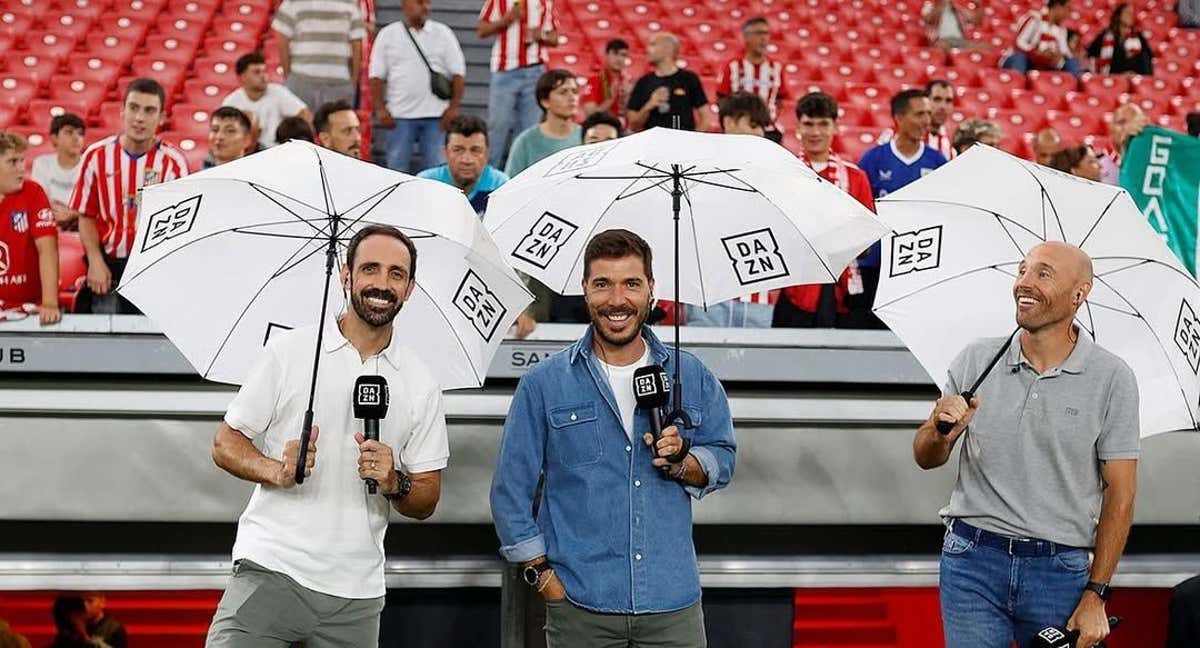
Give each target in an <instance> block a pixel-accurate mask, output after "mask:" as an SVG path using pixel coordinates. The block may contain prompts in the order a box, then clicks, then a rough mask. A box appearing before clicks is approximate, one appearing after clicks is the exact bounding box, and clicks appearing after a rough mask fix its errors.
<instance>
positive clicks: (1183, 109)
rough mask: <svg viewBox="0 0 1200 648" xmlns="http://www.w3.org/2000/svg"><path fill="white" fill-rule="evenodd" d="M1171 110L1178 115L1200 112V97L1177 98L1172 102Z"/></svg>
mask: <svg viewBox="0 0 1200 648" xmlns="http://www.w3.org/2000/svg"><path fill="white" fill-rule="evenodd" d="M1171 108H1172V109H1173V110H1174V111H1175V114H1176V115H1186V114H1188V113H1190V112H1200V97H1191V98H1188V97H1175V98H1174V99H1172V100H1171Z"/></svg>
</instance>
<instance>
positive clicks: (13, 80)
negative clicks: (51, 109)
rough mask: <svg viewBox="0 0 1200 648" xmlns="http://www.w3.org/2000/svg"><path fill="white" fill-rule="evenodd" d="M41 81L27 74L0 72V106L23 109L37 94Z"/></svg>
mask: <svg viewBox="0 0 1200 648" xmlns="http://www.w3.org/2000/svg"><path fill="white" fill-rule="evenodd" d="M40 87H41V83H39V81H38V80H37V79H34V78H31V77H28V76H17V75H10V74H6V73H5V74H0V106H10V107H13V108H16V109H17V110H18V111H19V110H22V109H24V107H25V106H26V105H28V104H29V102H30V101H31V100H32V99H33V98H34V97H36V96H37V93H38V90H39V89H40Z"/></svg>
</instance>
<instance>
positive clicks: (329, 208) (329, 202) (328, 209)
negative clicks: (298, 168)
mask: <svg viewBox="0 0 1200 648" xmlns="http://www.w3.org/2000/svg"><path fill="white" fill-rule="evenodd" d="M313 155H314V156H316V158H317V171H318V172H320V174H321V194H322V195H323V196H324V197H325V213H326V214H329V215H331V216H332V215H335V214H336V213H337V212H335V211H334V205H333V193H332V192H330V190H329V178H328V177H327V176H326V175H325V160H322V159H321V154H320V153H319V152H318V150H317V149H313Z"/></svg>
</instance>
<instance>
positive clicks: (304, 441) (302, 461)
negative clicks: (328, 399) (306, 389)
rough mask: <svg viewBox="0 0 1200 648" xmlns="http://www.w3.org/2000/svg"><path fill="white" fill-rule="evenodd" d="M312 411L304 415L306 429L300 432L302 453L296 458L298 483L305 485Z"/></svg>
mask: <svg viewBox="0 0 1200 648" xmlns="http://www.w3.org/2000/svg"><path fill="white" fill-rule="evenodd" d="M312 420H313V413H312V410H308V411H307V412H305V413H304V428H303V430H302V431H301V432H300V453H299V454H298V455H297V456H296V483H297V484H303V483H304V466H305V465H306V464H308V440H309V438H310V437H311V436H312Z"/></svg>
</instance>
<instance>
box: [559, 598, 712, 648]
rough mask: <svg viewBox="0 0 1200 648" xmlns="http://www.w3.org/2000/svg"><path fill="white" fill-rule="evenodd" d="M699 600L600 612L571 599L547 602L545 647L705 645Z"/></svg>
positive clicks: (686, 647) (672, 647)
mask: <svg viewBox="0 0 1200 648" xmlns="http://www.w3.org/2000/svg"><path fill="white" fill-rule="evenodd" d="M706 646H708V640H707V639H706V638H705V635H704V610H703V608H701V606H700V603H699V602H697V603H696V604H695V605H692V606H691V607H686V608H684V609H682V610H677V611H675V612H663V613H660V614H601V613H599V612H592V611H590V610H585V609H583V608H581V607H578V606H576V605H574V604H572V603H571V602H570V601H567V600H565V599H564V600H561V601H547V602H546V648H706Z"/></svg>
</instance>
